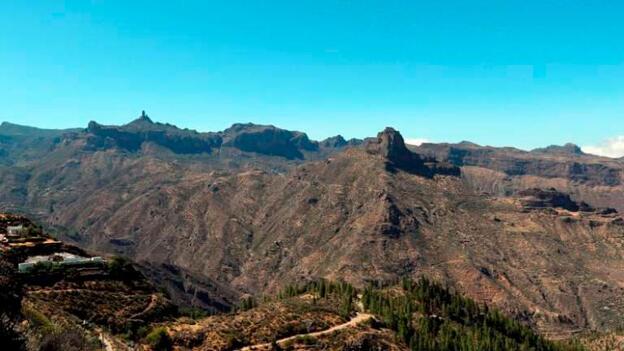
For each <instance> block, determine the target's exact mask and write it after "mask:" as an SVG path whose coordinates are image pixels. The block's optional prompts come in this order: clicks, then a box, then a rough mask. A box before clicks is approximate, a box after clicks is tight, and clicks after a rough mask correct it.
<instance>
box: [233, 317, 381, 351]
mask: <svg viewBox="0 0 624 351" xmlns="http://www.w3.org/2000/svg"><path fill="white" fill-rule="evenodd" d="M373 318H374V316H373V315H372V314H368V313H360V312H358V313H357V314H356V315H355V317H353V318H351V320H350V321H348V322H346V323H343V324H339V325H336V326H333V327H331V328H329V329H325V330H321V331H317V332H314V333H307V334H298V335H293V336H289V337H287V338H284V339H280V340H277V341H276V343H277V344H278V345H279V346H284V344H285V343H287V342H289V341H293V340H295V339H297V338H301V337H306V336H311V337H317V336H322V335H326V334H331V333H333V332H335V331H338V330H342V329H345V328H352V327H355V326H357V325H358V324H360V323H363V322H366V321H369V320H371V319H373ZM271 344H272V343H270V342H267V343H264V344H257V345H251V346H245V347H243V348H242V349H238V351H252V350H262V349H267V348H269V349H270V348H271Z"/></svg>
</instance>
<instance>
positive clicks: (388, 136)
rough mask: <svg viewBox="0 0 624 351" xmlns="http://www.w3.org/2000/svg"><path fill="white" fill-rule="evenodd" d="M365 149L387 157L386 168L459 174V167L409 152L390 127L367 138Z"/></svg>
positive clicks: (430, 173)
mask: <svg viewBox="0 0 624 351" xmlns="http://www.w3.org/2000/svg"><path fill="white" fill-rule="evenodd" d="M365 149H366V151H367V152H368V153H370V154H374V155H380V156H382V157H384V158H386V159H387V161H388V163H387V168H388V170H391V171H392V170H395V169H401V170H404V171H407V172H410V173H415V174H418V175H421V176H425V177H433V176H434V175H436V174H444V175H456V176H458V175H459V174H460V171H459V168H457V167H454V166H450V165H447V164H441V163H438V162H437V161H436V160H435V159H433V158H431V159H429V158H423V157H421V156H420V155H419V154H416V153H413V152H411V151H410V150H409V149H408V148H407V146H406V145H405V140H404V139H403V136H402V135H401V133H399V132H398V131H397V130H395V129H394V128H392V127H386V128H385V129H384V130H383V131H381V132H379V133H378V134H377V138H371V139H367V142H366V145H365Z"/></svg>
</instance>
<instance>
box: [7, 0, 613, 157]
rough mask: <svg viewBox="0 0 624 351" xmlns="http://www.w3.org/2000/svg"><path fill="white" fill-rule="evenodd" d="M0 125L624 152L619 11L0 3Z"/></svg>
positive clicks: (590, 6)
mask: <svg viewBox="0 0 624 351" xmlns="http://www.w3.org/2000/svg"><path fill="white" fill-rule="evenodd" d="M0 10H1V12H0V30H2V33H3V35H2V36H0V90H2V92H3V93H2V94H0V104H1V105H2V110H1V113H0V120H6V121H10V122H13V123H19V124H24V125H32V126H37V127H44V128H67V127H84V126H86V124H87V123H88V121H89V120H96V121H98V122H100V123H104V124H123V123H126V122H128V121H129V120H131V119H132V118H134V117H135V116H136V115H137V111H139V110H140V109H146V110H147V111H148V113H149V114H150V116H151V117H152V118H153V119H154V120H156V121H160V122H168V123H172V124H176V125H178V126H180V127H188V128H192V129H197V130H200V131H215V130H222V129H224V128H227V127H228V126H229V125H231V124H232V123H236V122H254V123H259V124H273V125H276V126H279V127H282V128H287V129H295V130H301V131H304V132H306V133H308V135H309V136H310V137H311V138H313V139H323V138H325V137H328V136H332V135H335V134H342V135H343V136H345V137H347V138H350V137H359V138H362V137H366V136H371V135H374V134H375V133H376V132H377V131H379V130H381V129H383V127H385V126H388V125H390V126H393V127H395V128H396V129H398V130H400V131H401V132H402V134H403V135H404V136H405V137H406V139H411V140H423V139H424V140H430V141H434V142H442V141H448V142H458V141H461V140H470V141H473V142H476V143H479V144H483V145H494V146H503V145H505V146H515V147H519V148H522V149H532V148H535V147H541V146H545V145H550V144H564V143H566V142H573V143H576V144H579V145H581V146H583V149H584V150H585V151H587V152H591V153H596V154H602V155H606V156H612V157H619V156H623V155H624V125H623V124H622V123H621V122H620V121H621V119H622V116H624V63H623V62H624V42H622V40H621V38H622V37H623V36H624V24H623V23H622V21H621V14H622V13H624V4H622V3H618V2H606V1H588V2H583V3H580V2H573V3H570V2H563V1H532V0H531V1H523V2H521V1H507V2H505V3H504V4H503V3H500V2H496V1H485V0H479V1H476V2H472V3H471V4H467V3H465V2H461V1H442V2H436V3H435V4H431V3H430V2H421V1H394V2H387V1H385V2H382V1H366V2H355V1H314V2H312V1H301V2H296V3H292V2H286V1H273V2H271V4H267V3H266V2H262V1H255V0H254V1H231V2H228V3H227V4H224V3H218V2H213V1H208V2H204V1H201V2H200V1H189V2H185V5H184V6H180V5H177V4H176V3H174V2H169V3H158V4H154V3H152V2H146V1H139V2H133V3H132V4H129V3H127V2H122V1H95V0H94V1H38V2H36V3H33V2H22V1H14V0H9V1H5V2H3V3H2V4H0Z"/></svg>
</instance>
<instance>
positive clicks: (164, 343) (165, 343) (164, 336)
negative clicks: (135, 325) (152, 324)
mask: <svg viewBox="0 0 624 351" xmlns="http://www.w3.org/2000/svg"><path fill="white" fill-rule="evenodd" d="M145 341H147V343H148V344H149V345H150V347H151V348H152V349H153V350H155V351H169V350H171V349H172V348H173V343H172V342H171V337H169V333H167V330H166V329H165V328H163V327H158V328H155V329H154V330H152V331H151V332H150V333H149V334H147V336H146V337H145Z"/></svg>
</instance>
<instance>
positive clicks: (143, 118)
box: [128, 110, 154, 124]
mask: <svg viewBox="0 0 624 351" xmlns="http://www.w3.org/2000/svg"><path fill="white" fill-rule="evenodd" d="M128 124H154V122H153V121H152V119H151V118H149V116H148V115H147V113H145V110H143V111H141V115H140V116H139V118H137V119H135V120H134V121H132V122H130V123H128Z"/></svg>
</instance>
